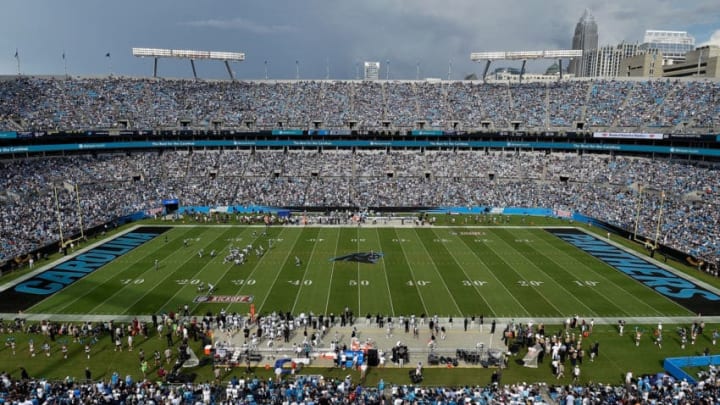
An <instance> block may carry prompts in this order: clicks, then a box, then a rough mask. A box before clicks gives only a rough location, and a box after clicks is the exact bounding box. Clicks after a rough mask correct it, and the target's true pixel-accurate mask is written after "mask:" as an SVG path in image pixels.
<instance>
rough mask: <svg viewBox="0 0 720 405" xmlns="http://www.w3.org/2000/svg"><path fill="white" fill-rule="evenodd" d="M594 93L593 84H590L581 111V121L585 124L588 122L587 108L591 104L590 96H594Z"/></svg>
mask: <svg viewBox="0 0 720 405" xmlns="http://www.w3.org/2000/svg"><path fill="white" fill-rule="evenodd" d="M592 93H593V84H592V82H591V83H590V85H589V86H587V91H586V92H585V102H584V103H583V105H582V108H581V109H580V120H581V121H583V122H588V120H587V106H588V103H589V102H590V96H592Z"/></svg>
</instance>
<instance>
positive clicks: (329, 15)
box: [0, 0, 720, 79]
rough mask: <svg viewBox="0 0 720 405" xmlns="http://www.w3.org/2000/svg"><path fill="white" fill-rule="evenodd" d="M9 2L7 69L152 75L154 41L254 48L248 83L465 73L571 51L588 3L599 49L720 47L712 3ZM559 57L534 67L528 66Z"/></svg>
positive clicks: (220, 69)
mask: <svg viewBox="0 0 720 405" xmlns="http://www.w3.org/2000/svg"><path fill="white" fill-rule="evenodd" d="M4 3H5V4H3V6H4V7H3V8H4V10H5V13H4V14H3V16H4V17H5V18H4V21H3V23H2V24H0V74H3V75H13V74H16V73H17V70H18V66H19V68H20V69H19V70H20V72H21V73H22V74H26V75H37V74H57V75H61V74H64V73H65V71H67V73H69V74H71V75H107V74H108V73H113V74H115V75H127V76H145V77H147V76H151V75H152V71H153V66H152V60H151V59H150V60H148V59H145V60H142V59H139V58H134V57H133V56H132V55H131V48H132V47H149V48H171V49H193V50H212V51H230V52H244V53H245V54H246V60H245V61H244V62H241V63H234V64H232V65H231V66H232V68H233V71H234V73H235V75H236V77H237V78H240V79H263V78H265V77H266V76H267V77H268V78H270V79H294V78H296V77H300V78H302V79H324V78H326V77H330V78H332V79H354V78H355V77H356V72H357V71H358V66H362V64H363V63H364V62H365V61H381V62H382V64H381V71H380V74H379V76H380V78H383V79H384V78H386V77H389V78H390V79H415V78H416V77H418V76H420V77H422V78H426V77H437V78H443V79H444V78H447V76H448V75H449V74H450V75H451V76H452V77H451V78H453V79H461V78H463V77H464V76H466V75H468V74H472V73H475V74H478V73H481V70H482V67H481V66H479V65H478V64H476V63H473V62H471V61H470V58H469V56H470V53H471V52H482V51H501V50H509V51H521V50H543V49H570V48H571V46H572V44H571V39H572V36H573V29H574V26H575V24H576V23H577V21H578V19H579V18H580V16H581V15H582V13H583V11H584V10H585V9H589V10H590V11H591V13H592V15H593V16H594V17H595V21H596V23H597V24H598V30H599V36H600V40H599V45H600V46H602V45H606V44H614V43H619V42H622V41H630V42H639V41H641V39H642V35H643V33H644V31H645V30H647V29H660V30H680V31H688V32H689V33H690V35H693V36H694V37H695V38H696V39H697V45H698V46H701V45H703V44H705V43H708V42H709V41H714V43H715V44H718V45H720V8H718V7H717V6H716V2H715V1H710V0H690V1H686V2H680V1H670V0H664V1H658V0H637V1H635V2H632V4H626V3H627V2H622V1H620V0H608V1H599V0H580V1H569V0H548V1H546V2H543V3H539V2H531V1H528V0H511V1H509V2H506V3H504V4H502V5H500V4H497V3H496V2H489V1H474V0H451V1H450V3H449V4H448V3H441V2H437V1H431V0H417V1H413V2H412V3H410V2H409V1H403V0H368V1H366V2H363V3H357V4H355V3H352V4H350V3H344V2H332V1H329V0H307V1H294V2H293V1H287V0H277V1H271V2H261V3H254V2H249V1H231V0H218V1H216V2H214V3H213V7H207V6H206V5H203V4H199V3H198V4H196V3H194V2H190V1H171V0H158V1H153V2H144V3H141V2H139V1H137V0H129V1H127V2H123V3H102V4H101V3H98V2H93V1H92V0H76V1H73V2H63V1H59V2H57V1H50V0H32V1H21V0H7V1H6V2H4ZM558 11H561V12H558ZM16 54H17V57H15V55H16ZM388 61H389V62H390V63H389V64H390V66H391V68H390V70H389V71H387V70H386V69H387V67H388V66H387V65H388V63H386V62H388ZM550 64H552V61H542V62H532V63H528V71H529V72H542V71H544V70H545V69H546V68H547V67H548V66H549V65H550ZM196 65H197V70H198V75H199V76H200V77H201V78H211V79H212V78H221V79H223V78H226V77H227V73H226V71H225V67H224V66H223V65H222V63H217V62H216V63H211V62H205V61H199V62H196ZM498 65H502V66H510V67H516V66H519V62H505V63H500V64H498ZM498 65H496V66H498ZM388 73H389V74H388ZM159 75H160V76H164V77H191V76H192V70H191V68H190V64H189V62H187V61H179V60H161V61H160V64H159Z"/></svg>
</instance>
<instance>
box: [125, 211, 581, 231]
mask: <svg viewBox="0 0 720 405" xmlns="http://www.w3.org/2000/svg"><path fill="white" fill-rule="evenodd" d="M443 215H444V214H443ZM409 218H411V217H409ZM137 226H163V227H168V228H197V227H208V228H230V227H235V228H238V227H243V228H265V227H267V225H257V224H247V225H246V224H177V225H172V224H158V225H155V224H153V223H148V224H144V225H137ZM270 228H296V229H297V228H299V229H305V228H357V225H351V224H309V225H280V224H274V225H270ZM361 228H363V229H367V228H373V229H374V228H380V229H382V228H385V229H413V228H417V229H430V228H437V229H443V228H445V229H451V228H452V229H487V228H490V229H492V228H499V229H513V228H533V229H544V228H561V229H574V228H577V226H573V225H425V226H422V225H399V226H391V225H385V224H377V225H372V224H362V225H361Z"/></svg>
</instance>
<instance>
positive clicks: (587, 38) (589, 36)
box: [568, 10, 598, 77]
mask: <svg viewBox="0 0 720 405" xmlns="http://www.w3.org/2000/svg"><path fill="white" fill-rule="evenodd" d="M597 48H598V27H597V23H596V22H595V17H593V16H592V14H590V11H589V10H585V12H584V13H583V15H582V17H580V21H578V23H577V25H575V34H574V35H573V40H572V49H580V50H582V51H583V53H585V52H588V51H590V50H592V49H597ZM584 58H585V56H584V55H583V57H582V58H579V59H573V60H572V61H570V66H569V67H568V72H569V73H572V74H574V75H575V76H576V77H581V76H587V72H585V71H584V66H585V63H584V62H583V59H584Z"/></svg>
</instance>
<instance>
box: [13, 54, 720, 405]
mask: <svg viewBox="0 0 720 405" xmlns="http://www.w3.org/2000/svg"><path fill="white" fill-rule="evenodd" d="M160 51H162V50H152V49H145V50H143V51H142V52H145V53H146V54H147V55H145V54H143V56H156V57H157V56H158V55H159V56H160V57H164V56H167V55H165V53H163V52H160ZM133 52H134V53H135V52H140V51H136V50H135V49H134V50H133ZM153 52H154V53H153ZM168 52H171V51H169V50H168ZM183 52H193V51H183ZM109 55H110V54H108V55H107V56H108V57H109ZM168 55H170V54H168ZM228 55H230V54H223V55H214V56H213V55H212V53H210V54H209V56H208V57H207V58H209V59H218V60H222V58H226V59H225V61H226V62H227V58H231V57H232V55H230V56H228ZM233 55H234V54H233ZM15 56H16V58H17V56H18V55H17V52H16V55H15ZM183 57H188V58H192V57H197V55H195V56H193V55H184V56H183ZM242 57H243V58H244V55H243V56H242ZM64 58H65V55H64V54H63V59H64ZM238 58H239V56H238ZM191 60H192V59H191ZM226 65H227V63H226ZM18 66H19V61H18ZM155 66H156V68H157V60H156V62H155ZM488 66H489V62H488ZM523 66H524V65H523ZM194 69H195V65H194V64H193V71H194ZM486 70H487V68H486ZM228 72H229V73H231V78H230V80H191V79H164V78H158V77H146V78H137V77H123V76H113V75H110V76H107V77H73V76H25V75H17V76H15V75H14V76H3V77H0V184H1V187H0V204H1V206H2V209H0V222H1V223H2V227H1V228H0V297H1V299H0V318H1V320H0V339H2V341H3V344H2V346H0V380H1V382H2V384H0V403H23V404H25V403H38V404H41V403H58V404H60V403H68V404H71V403H73V404H74V403H178V404H179V403H248V404H250V403H390V402H392V403H566V402H565V401H570V400H569V399H567V398H572V400H573V401H574V400H575V399H577V401H580V402H578V403H586V402H587V403H617V402H623V403H628V402H633V403H635V402H638V403H640V402H644V403H651V402H652V403H685V401H690V402H693V403H695V402H698V403H700V402H702V403H712V401H714V399H713V398H717V396H718V395H717V394H718V387H719V385H718V384H717V383H716V373H717V369H716V366H717V365H718V364H720V352H719V351H718V349H717V346H716V342H717V340H718V338H720V331H718V328H720V279H718V275H719V271H720V225H719V224H720V199H719V198H718V195H717V193H718V192H720V172H718V167H719V166H718V163H719V162H720V135H718V133H720V132H719V129H720V124H719V123H720V81H717V80H714V79H704V78H703V79H700V78H684V79H673V80H669V79H648V78H613V79H607V80H605V79H588V78H573V77H569V78H562V77H560V78H559V79H558V80H553V81H532V80H530V81H527V82H522V81H521V82H518V83H491V82H487V81H485V80H237V79H235V77H234V76H232V72H231V70H230V68H229V67H228ZM703 401H704V402H703ZM567 403H575V402H567Z"/></svg>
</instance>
